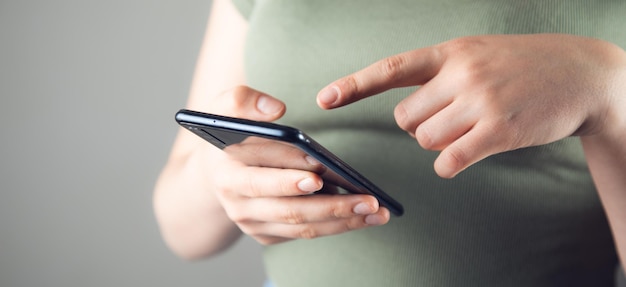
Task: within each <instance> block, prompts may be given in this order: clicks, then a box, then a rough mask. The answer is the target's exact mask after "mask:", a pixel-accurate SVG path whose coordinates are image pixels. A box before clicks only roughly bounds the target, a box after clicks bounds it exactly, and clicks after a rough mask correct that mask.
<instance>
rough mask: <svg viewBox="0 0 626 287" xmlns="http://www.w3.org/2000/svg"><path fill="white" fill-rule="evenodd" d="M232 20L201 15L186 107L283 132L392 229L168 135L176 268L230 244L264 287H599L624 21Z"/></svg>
mask: <svg viewBox="0 0 626 287" xmlns="http://www.w3.org/2000/svg"><path fill="white" fill-rule="evenodd" d="M233 2H234V3H231V2H230V1H226V0H216V1H215V3H214V7H213V10H212V14H211V17H210V19H211V21H210V23H209V26H208V30H207V36H206V39H205V42H204V44H203V49H202V52H201V55H200V58H199V61H198V66H197V70H196V74H195V78H194V82H193V86H192V89H191V93H190V97H189V102H188V105H187V107H188V108H190V109H195V110H200V111H204V112H210V113H216V114H223V115H229V116H236V117H244V118H248V119H253V120H261V121H275V120H279V121H280V122H281V123H284V124H289V125H293V126H296V127H299V128H301V129H303V130H305V131H306V132H307V133H309V134H310V135H312V136H313V137H314V138H316V139H317V140H318V141H320V142H321V143H322V144H325V145H327V146H328V147H329V148H330V149H331V151H333V152H335V153H336V154H338V155H339V156H340V157H342V158H343V159H344V160H346V161H347V162H348V163H350V164H351V165H353V166H354V167H355V168H356V169H357V170H359V171H360V172H362V173H363V174H365V175H366V176H367V177H369V178H370V179H371V180H372V181H373V182H375V183H377V184H378V185H379V186H381V187H382V188H383V189H384V190H385V191H387V192H388V193H390V194H391V195H392V196H393V197H395V198H396V199H398V200H399V201H400V202H401V203H403V204H404V206H405V209H406V211H405V215H404V216H402V217H395V218H390V215H389V212H388V211H387V210H386V209H385V208H380V207H379V206H378V203H377V202H376V200H375V199H374V198H372V197H370V196H367V195H328V194H326V195H322V194H316V195H314V196H301V195H305V194H311V193H313V192H315V191H317V190H319V189H321V188H322V186H323V182H322V180H321V179H320V178H319V176H318V175H316V174H314V173H312V172H310V171H307V170H292V169H275V168H267V167H258V166H245V165H243V164H241V163H239V162H236V161H234V160H232V159H230V158H228V157H227V156H226V155H225V154H224V153H222V152H221V151H220V150H218V149H216V148H213V147H212V146H211V145H209V144H207V143H206V142H203V141H202V140H200V139H198V138H196V137H195V136H194V135H193V134H191V133H188V132H183V131H181V132H180V133H179V135H178V137H177V140H176V142H175V144H174V147H173V149H172V154H171V157H170V160H169V162H168V164H167V165H166V167H165V168H164V171H163V173H162V175H161V177H160V179H159V182H158V184H157V187H156V190H155V210H156V214H157V218H158V220H159V223H160V226H161V229H162V233H163V236H164V238H165V239H166V241H167V242H168V244H169V246H170V247H171V248H172V249H173V250H174V251H175V252H176V253H177V254H178V255H180V256H181V257H184V258H203V257H207V256H210V255H213V254H215V253H217V252H219V251H221V250H224V249H225V248H228V247H229V246H230V245H231V244H232V243H233V242H234V241H235V239H236V238H238V237H239V236H240V235H241V234H242V233H245V234H247V235H249V236H251V237H253V238H254V239H256V240H257V241H258V242H260V243H261V244H264V245H267V247H266V248H265V251H264V257H265V262H266V269H267V272H268V275H269V278H270V279H271V281H272V282H273V283H274V284H275V285H276V286H458V285H463V286H612V284H613V273H614V269H615V266H616V264H617V256H618V254H619V256H620V257H621V258H622V259H624V258H626V257H625V256H626V251H624V250H626V249H625V248H626V208H625V207H626V177H625V176H624V175H623V174H624V170H626V145H624V144H623V143H624V142H625V141H626V52H624V50H623V48H624V47H626V32H625V31H626V29H625V28H626V27H625V25H626V24H625V23H624V21H623V15H626V2H624V1H600V0H598V1H586V0H577V1H512V0H511V1H508V0H507V1H487V0H485V1H463V0H443V1H432V0H424V1H409V0H392V1H362V0H359V1H357V0H352V1H331V0H323V1H322V0H318V1H304V0H291V1H278V0H276V1H254V2H253V1H248V2H246V1H243V0H242V1H239V0H236V1H233ZM236 8H237V9H236ZM242 16H243V17H242ZM381 59H382V60H381ZM372 63H373V64H372ZM346 75H347V76H346ZM329 83H330V84H329ZM418 87H419V88H418ZM253 88H254V89H253ZM396 88H398V89H396ZM316 94H317V96H315V95H316ZM316 106H319V107H321V108H323V109H333V110H332V111H324V110H322V109H318V108H316ZM339 107H342V108H340V109H336V110H335V108H339ZM287 109H288V111H287ZM407 133H408V134H409V135H407ZM301 160H303V159H301ZM433 162H434V168H433ZM311 164H312V165H315V164H316V163H314V162H313V163H311ZM348 231H349V232H348ZM331 235H332V236H331ZM612 235H613V236H612ZM301 238H309V239H310V238H315V240H293V239H301ZM615 247H617V248H615ZM616 250H617V251H616ZM618 251H619V252H618Z"/></svg>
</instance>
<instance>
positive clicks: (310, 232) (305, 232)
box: [296, 224, 320, 239]
mask: <svg viewBox="0 0 626 287" xmlns="http://www.w3.org/2000/svg"><path fill="white" fill-rule="evenodd" d="M296 236H297V237H298V238H302V239H314V238H317V237H319V236H320V234H319V232H318V231H317V230H316V229H315V228H314V227H313V226H312V225H310V224H305V225H303V226H302V227H301V228H300V229H298V230H297V231H296Z"/></svg>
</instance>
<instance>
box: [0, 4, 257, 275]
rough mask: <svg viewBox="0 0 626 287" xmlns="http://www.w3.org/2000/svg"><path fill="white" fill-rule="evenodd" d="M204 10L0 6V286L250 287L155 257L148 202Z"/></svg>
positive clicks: (238, 271) (221, 268)
mask: <svg viewBox="0 0 626 287" xmlns="http://www.w3.org/2000/svg"><path fill="white" fill-rule="evenodd" d="M209 9H210V1H200V0H194V1H164V0H123V1H122V0H113V1H111V0H109V1H93V0H57V1H43V0H34V1H33V0H0V96H1V102H0V131H1V141H0V167H1V168H2V171H1V172H0V286H2V287H13V286H25V287H35V286H63V287H68V286H70V287H72V286H92V287H97V286H261V285H262V282H263V280H264V275H263V269H262V265H261V259H260V248H259V246H258V245H257V244H256V243H254V242H252V241H251V240H249V239H245V240H243V241H240V242H239V244H238V245H237V246H236V248H234V249H232V250H230V251H228V252H227V253H225V254H223V255H221V256H219V257H216V258H215V259H212V260H208V261H203V262H199V263H188V262H183V261H181V260H179V259H178V258H176V257H175V256H174V255H172V254H171V253H170V252H169V250H167V248H166V247H165V245H164V243H163V242H162V240H161V237H160V235H159V233H158V230H157V226H156V223H155V220H154V216H153V213H152V206H151V204H152V202H151V197H152V195H151V193H152V188H153V185H154V182H155V179H156V177H157V175H158V172H159V170H160V168H161V167H162V166H163V164H164V162H165V159H166V156H167V153H168V151H169V148H170V145H171V143H172V141H173V138H174V135H175V132H176V128H177V127H176V125H175V123H174V120H173V116H174V113H175V111H176V110H177V109H178V108H180V107H183V105H184V104H185V100H186V97H187V92H188V88H189V85H190V81H191V76H192V73H193V68H194V63H195V60H196V56H197V54H198V50H199V48H200V43H201V40H202V36H203V33H204V29H205V23H206V20H207V17H208V13H209Z"/></svg>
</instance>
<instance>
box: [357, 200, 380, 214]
mask: <svg viewBox="0 0 626 287" xmlns="http://www.w3.org/2000/svg"><path fill="white" fill-rule="evenodd" d="M352 211H354V213H356V214H363V215H365V214H371V213H373V212H375V210H374V208H372V206H371V205H369V204H367V203H365V202H361V203H359V204H357V205H356V206H355V207H354V209H353V210H352Z"/></svg>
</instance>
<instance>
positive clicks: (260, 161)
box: [224, 137, 325, 174]
mask: <svg viewBox="0 0 626 287" xmlns="http://www.w3.org/2000/svg"><path fill="white" fill-rule="evenodd" d="M224 151H226V152H227V153H228V154H229V155H230V156H231V157H232V158H234V159H236V160H238V161H241V162H243V163H245V164H246V165H249V166H259V167H273V168H284V169H300V170H308V171H312V172H315V173H318V174H321V173H323V172H324V170H325V167H324V165H322V164H321V163H320V162H319V161H317V160H315V159H314V158H313V157H311V156H310V155H308V154H307V153H305V152H304V151H302V150H301V149H299V148H296V147H295V146H293V145H291V144H288V143H284V142H280V141H276V140H270V139H265V138H260V137H248V138H246V139H245V140H244V141H242V142H240V143H237V144H232V145H229V146H228V147H226V148H224Z"/></svg>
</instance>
